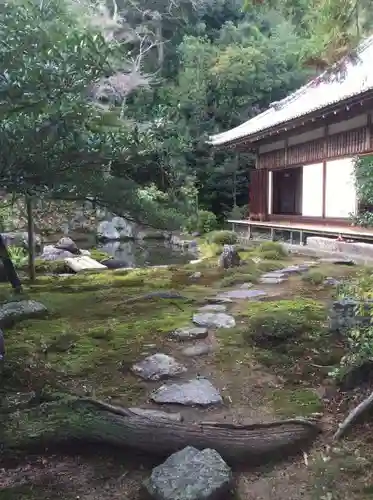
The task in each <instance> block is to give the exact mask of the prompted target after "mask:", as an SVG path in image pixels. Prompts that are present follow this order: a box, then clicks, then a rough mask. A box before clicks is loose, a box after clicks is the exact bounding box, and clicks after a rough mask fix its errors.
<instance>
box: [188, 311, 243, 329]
mask: <svg viewBox="0 0 373 500" xmlns="http://www.w3.org/2000/svg"><path fill="white" fill-rule="evenodd" d="M193 323H195V324H196V325H198V326H205V327H206V328H209V327H210V328H234V327H235V326H236V321H235V319H234V317H233V316H230V315H229V314H226V313H220V312H218V313H214V312H200V313H196V314H193Z"/></svg>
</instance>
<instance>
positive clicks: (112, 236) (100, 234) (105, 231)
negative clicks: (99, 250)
mask: <svg viewBox="0 0 373 500" xmlns="http://www.w3.org/2000/svg"><path fill="white" fill-rule="evenodd" d="M97 238H98V239H99V240H101V241H119V240H120V233H119V231H118V230H117V228H116V227H115V225H114V224H113V222H109V221H107V220H104V221H102V222H100V223H99V225H98V228H97Z"/></svg>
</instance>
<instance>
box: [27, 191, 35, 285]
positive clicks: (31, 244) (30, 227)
mask: <svg viewBox="0 0 373 500" xmlns="http://www.w3.org/2000/svg"><path fill="white" fill-rule="evenodd" d="M26 209H27V237H28V270H29V278H30V281H31V282H33V281H35V278H36V272H35V238H34V215H33V213H32V199H31V198H30V196H26Z"/></svg>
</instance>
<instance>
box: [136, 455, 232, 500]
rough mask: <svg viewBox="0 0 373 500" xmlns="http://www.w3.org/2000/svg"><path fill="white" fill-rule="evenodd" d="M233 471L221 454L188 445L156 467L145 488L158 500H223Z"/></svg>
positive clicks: (228, 488)
mask: <svg viewBox="0 0 373 500" xmlns="http://www.w3.org/2000/svg"><path fill="white" fill-rule="evenodd" d="M231 483H232V471H231V469H230V468H229V466H228V465H227V464H226V463H225V462H224V460H223V459H222V457H221V456H220V455H219V453H218V452H217V451H215V450H212V449H205V450H203V451H200V450H197V449H196V448H193V447H192V446H187V447H186V448H184V449H183V450H181V451H178V452H176V453H174V454H173V455H171V456H170V457H169V458H168V459H167V460H166V461H165V462H164V463H163V464H161V465H159V466H158V467H155V468H154V469H153V471H152V473H151V476H150V478H149V479H147V480H146V481H145V482H144V486H145V488H146V490H147V492H148V493H149V494H150V496H151V498H153V499H154V500H223V499H226V498H227V495H228V493H229V490H230V487H231Z"/></svg>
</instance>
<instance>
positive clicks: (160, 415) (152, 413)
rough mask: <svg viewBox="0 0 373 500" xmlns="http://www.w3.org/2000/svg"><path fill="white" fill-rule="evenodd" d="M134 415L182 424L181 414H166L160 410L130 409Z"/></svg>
mask: <svg viewBox="0 0 373 500" xmlns="http://www.w3.org/2000/svg"><path fill="white" fill-rule="evenodd" d="M129 410H130V411H132V413H134V414H135V415H138V416H139V417H144V418H149V419H151V420H172V421H173V422H182V421H183V417H182V415H181V413H166V412H165V411H160V410H151V409H149V408H129Z"/></svg>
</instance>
